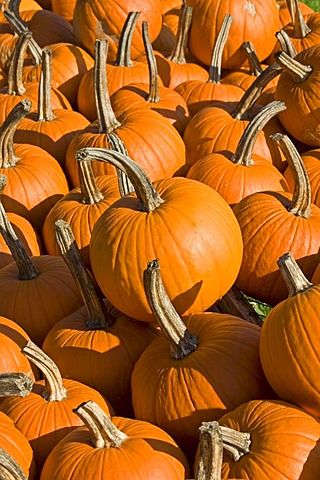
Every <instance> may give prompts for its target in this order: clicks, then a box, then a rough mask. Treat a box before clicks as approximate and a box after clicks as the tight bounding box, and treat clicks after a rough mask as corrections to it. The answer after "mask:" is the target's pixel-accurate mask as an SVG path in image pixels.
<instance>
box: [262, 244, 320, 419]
mask: <svg viewBox="0 0 320 480" xmlns="http://www.w3.org/2000/svg"><path fill="white" fill-rule="evenodd" d="M278 265H279V268H280V271H281V273H282V275H283V277H284V279H285V282H286V285H287V287H288V295H289V296H288V298H287V299H285V300H283V301H282V302H280V303H279V304H278V305H276V306H275V307H274V308H273V309H272V310H271V312H270V313H269V314H268V316H267V318H266V319H265V322H264V324H263V327H262V331H261V340H260V358H261V364H262V367H263V370H264V372H265V375H266V377H267V379H268V381H269V383H270V385H271V386H272V387H273V389H274V391H275V392H276V393H277V394H278V395H279V397H280V398H281V399H283V400H285V401H287V402H290V403H293V404H295V405H299V406H300V407H302V408H304V409H305V410H307V411H309V412H310V413H312V414H313V415H317V416H319V414H320V407H319V403H320V402H319V399H320V384H319V382H318V377H317V364H318V363H319V359H318V355H317V352H318V345H317V337H316V336H314V335H312V332H313V331H314V329H315V328H316V325H317V321H318V315H317V305H318V300H317V298H318V295H319V291H320V286H319V285H313V284H312V283H310V282H309V281H308V280H307V279H306V277H305V275H304V274H303V273H302V270H301V268H300V267H299V266H298V264H297V263H296V261H295V260H294V258H293V257H292V255H291V254H290V253H285V254H284V255H282V256H281V257H280V258H279V260H278ZM310 308H311V310H308V309H310ZM297 339H298V340H297ZM277 365H281V369H279V368H276V366H277ZM298 386H299V387H298ZM310 386H312V388H310Z"/></svg>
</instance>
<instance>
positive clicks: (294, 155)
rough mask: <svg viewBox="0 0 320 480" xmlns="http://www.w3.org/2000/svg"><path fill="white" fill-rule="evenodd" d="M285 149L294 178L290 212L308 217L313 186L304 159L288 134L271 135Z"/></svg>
mask: <svg viewBox="0 0 320 480" xmlns="http://www.w3.org/2000/svg"><path fill="white" fill-rule="evenodd" d="M271 138H272V140H274V141H275V142H277V143H278V144H279V146H280V148H281V150H282V151H283V153H284V155H285V157H286V160H287V162H288V165H289V167H290V169H291V171H292V174H293V178H294V192H293V196H292V206H291V208H290V209H289V212H290V213H292V214H293V215H296V216H298V217H303V218H308V217H310V214H311V186H310V181H309V177H308V173H307V170H306V168H305V166H304V163H303V160H302V158H301V156H300V154H299V152H298V150H297V149H296V147H295V146H294V144H293V143H292V141H291V140H290V138H289V137H288V136H287V135H284V134H282V133H276V134H275V135H271Z"/></svg>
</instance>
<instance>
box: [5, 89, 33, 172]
mask: <svg viewBox="0 0 320 480" xmlns="http://www.w3.org/2000/svg"><path fill="white" fill-rule="evenodd" d="M30 110H31V102H30V100H28V99H27V98H24V99H23V100H22V101H21V102H19V103H18V104H17V105H15V106H14V107H13V109H12V110H11V112H10V113H9V115H8V116H7V118H6V119H5V121H4V122H3V124H2V126H1V128H0V168H10V167H14V166H15V164H16V163H17V161H18V158H17V157H16V156H15V154H14V144H13V137H14V134H15V133H16V130H17V128H18V125H19V123H20V121H21V120H22V118H24V117H26V116H27V115H28V113H30Z"/></svg>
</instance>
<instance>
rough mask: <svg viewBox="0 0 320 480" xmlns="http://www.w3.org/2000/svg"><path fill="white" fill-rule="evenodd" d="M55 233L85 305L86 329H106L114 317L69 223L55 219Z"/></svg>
mask: <svg viewBox="0 0 320 480" xmlns="http://www.w3.org/2000/svg"><path fill="white" fill-rule="evenodd" d="M55 235H56V240H57V243H58V245H59V249H60V252H61V256H62V258H63V259H64V261H65V262H66V264H67V266H68V268H69V270H70V272H71V274H72V276H73V278H74V281H75V283H76V285H77V287H78V289H79V291H80V293H81V296H82V298H83V301H84V304H85V306H86V309H87V312H88V320H87V322H86V324H87V329H88V330H107V329H108V328H110V327H111V326H112V324H113V323H114V318H113V317H112V316H111V315H110V314H109V313H108V311H107V309H106V307H105V304H104V302H103V300H102V298H101V297H100V296H99V295H98V292H97V289H96V287H95V285H94V283H93V281H92V280H91V277H90V275H89V274H88V272H87V269H86V267H85V265H84V263H83V260H82V257H81V253H80V250H79V248H78V246H77V243H76V240H75V238H74V235H73V232H72V229H71V227H70V225H69V224H68V223H67V222H65V221H64V220H57V221H56V222H55Z"/></svg>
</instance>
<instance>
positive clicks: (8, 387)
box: [0, 372, 34, 397]
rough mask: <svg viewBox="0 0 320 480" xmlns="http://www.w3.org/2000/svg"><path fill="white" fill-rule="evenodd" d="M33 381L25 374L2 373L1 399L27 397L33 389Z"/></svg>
mask: <svg viewBox="0 0 320 480" xmlns="http://www.w3.org/2000/svg"><path fill="white" fill-rule="evenodd" d="M33 383H34V382H33V380H32V378H30V377H29V376H28V375H26V374H25V373H16V372H12V373H1V374H0V397H26V396H27V395H29V393H30V392H31V390H32V388H33Z"/></svg>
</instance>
